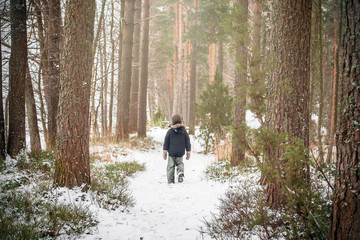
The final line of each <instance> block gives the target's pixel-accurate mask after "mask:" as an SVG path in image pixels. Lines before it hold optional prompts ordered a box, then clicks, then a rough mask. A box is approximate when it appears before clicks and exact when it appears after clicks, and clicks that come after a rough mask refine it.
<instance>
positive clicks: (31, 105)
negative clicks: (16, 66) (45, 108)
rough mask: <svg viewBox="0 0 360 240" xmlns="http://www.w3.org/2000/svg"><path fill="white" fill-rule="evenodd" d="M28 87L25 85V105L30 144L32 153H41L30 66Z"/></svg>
mask: <svg viewBox="0 0 360 240" xmlns="http://www.w3.org/2000/svg"><path fill="white" fill-rule="evenodd" d="M25 81H26V83H25V84H26V85H25V103H26V111H27V119H28V125H29V132H30V144H31V151H33V152H40V151H41V141H40V134H39V126H38V119H37V112H36V104H35V97H34V91H33V86H32V80H31V75H30V69H29V66H28V64H27V65H26V80H25Z"/></svg>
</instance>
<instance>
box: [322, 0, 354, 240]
mask: <svg viewBox="0 0 360 240" xmlns="http://www.w3.org/2000/svg"><path fill="white" fill-rule="evenodd" d="M344 10H345V24H346V25H345V28H344V29H345V33H344V38H343V49H344V53H343V66H344V68H343V72H342V77H343V80H342V83H341V87H342V89H343V91H342V94H341V109H343V110H344V112H343V114H341V116H340V130H339V132H338V133H337V136H336V150H337V151H336V157H337V162H336V177H335V194H334V199H333V208H332V209H333V210H332V216H331V224H330V231H329V239H331V240H333V239H360V228H359V226H360V211H359V206H360V198H359V192H360V178H359V172H360V158H359V155H360V148H359V142H360V134H359V127H360V124H359V123H360V113H359V105H360V87H359V86H360V74H359V62H360V48H359V46H360V35H359V34H358V33H359V24H360V2H359V1H357V0H345V8H344Z"/></svg>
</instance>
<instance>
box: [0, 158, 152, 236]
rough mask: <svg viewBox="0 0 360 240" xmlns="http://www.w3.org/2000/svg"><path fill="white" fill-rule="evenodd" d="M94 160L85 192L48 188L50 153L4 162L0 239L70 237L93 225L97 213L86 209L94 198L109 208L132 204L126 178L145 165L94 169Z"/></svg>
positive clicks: (50, 185)
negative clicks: (88, 188) (89, 183)
mask: <svg viewBox="0 0 360 240" xmlns="http://www.w3.org/2000/svg"><path fill="white" fill-rule="evenodd" d="M97 161H102V160H101V157H100V156H99V155H96V156H93V157H92V159H91V162H92V164H91V167H92V169H91V172H92V183H91V188H90V191H88V193H85V192H81V188H79V189H67V188H55V189H54V188H53V173H54V164H55V155H54V152H24V153H22V154H20V155H18V156H17V158H16V159H10V158H8V159H7V160H6V162H5V166H6V167H5V168H4V169H3V170H2V171H1V173H0V239H44V238H46V239H53V238H68V239H75V238H77V236H80V235H82V234H84V233H91V232H92V231H93V229H94V227H96V226H97V224H98V219H97V213H96V212H94V211H93V210H90V206H91V205H92V204H93V203H94V200H95V203H97V205H98V206H99V207H100V208H105V209H109V210H117V209H120V210H121V211H124V210H125V209H127V208H129V207H131V206H133V205H134V203H135V200H134V198H133V197H132V195H131V192H130V191H129V180H128V178H129V177H134V176H135V174H136V173H137V172H140V171H144V170H145V165H144V164H139V163H137V162H132V161H129V162H121V163H115V164H105V165H102V166H101V167H95V164H94V163H96V162H97ZM69 192H71V193H70V194H69ZM70 198H71V199H70Z"/></svg>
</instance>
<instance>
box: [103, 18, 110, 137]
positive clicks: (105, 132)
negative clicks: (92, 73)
mask: <svg viewBox="0 0 360 240" xmlns="http://www.w3.org/2000/svg"><path fill="white" fill-rule="evenodd" d="M103 37H104V46H103V52H102V53H103V66H104V75H102V76H101V77H103V78H104V89H103V94H104V98H103V113H102V116H101V119H102V125H103V137H106V136H108V125H107V110H108V88H109V87H108V86H109V78H108V74H109V71H108V65H107V51H106V49H107V41H106V24H105V22H104V26H103Z"/></svg>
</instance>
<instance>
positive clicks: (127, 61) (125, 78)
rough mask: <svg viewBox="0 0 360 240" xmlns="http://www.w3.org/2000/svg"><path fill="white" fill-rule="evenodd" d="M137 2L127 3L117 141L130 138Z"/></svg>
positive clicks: (129, 1) (131, 0) (123, 31)
mask: <svg viewBox="0 0 360 240" xmlns="http://www.w3.org/2000/svg"><path fill="white" fill-rule="evenodd" d="M134 6H135V0H126V1H125V14H124V22H123V29H122V34H123V36H122V46H121V47H122V53H121V72H120V86H119V87H120V88H121V99H120V106H119V107H120V108H119V114H120V118H119V119H118V120H119V121H118V123H117V130H116V140H117V141H120V140H122V139H128V138H129V113H130V90H131V73H132V71H131V70H132V69H131V65H132V49H133V33H134V12H135V7H134Z"/></svg>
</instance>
